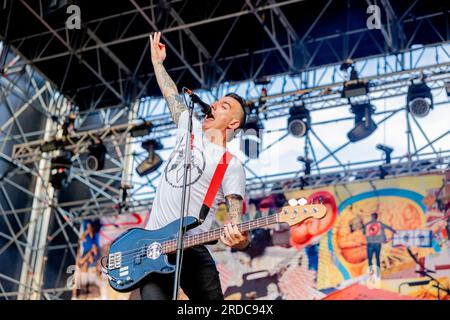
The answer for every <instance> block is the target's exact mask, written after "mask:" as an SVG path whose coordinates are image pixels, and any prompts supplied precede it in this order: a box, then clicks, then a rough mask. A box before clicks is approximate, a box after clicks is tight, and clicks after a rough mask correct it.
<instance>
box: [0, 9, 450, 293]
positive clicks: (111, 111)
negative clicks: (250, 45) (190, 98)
mask: <svg viewBox="0 0 450 320" xmlns="http://www.w3.org/2000/svg"><path fill="white" fill-rule="evenodd" d="M131 2H132V3H135V2H134V1H131ZM286 2H288V1H286ZM330 2H331V1H330ZM367 2H368V3H371V1H367ZM268 3H269V4H268V5H266V7H267V8H266V9H270V10H271V11H270V12H271V15H273V18H275V17H276V19H279V20H278V21H279V22H280V23H281V24H282V25H283V26H284V28H285V30H284V31H285V32H286V33H288V34H289V37H290V38H292V40H302V41H306V37H307V35H304V36H303V39H301V38H300V37H299V36H298V35H297V34H296V33H295V31H294V30H293V29H292V27H290V26H289V22H288V21H287V20H286V19H285V17H283V14H282V12H281V11H279V10H277V9H278V8H279V7H280V5H279V4H278V5H277V4H276V2H275V1H269V2H268ZM247 6H248V8H247V9H245V8H244V9H245V10H243V11H242V14H235V15H234V16H233V17H227V19H228V18H233V19H235V20H236V19H239V17H240V16H241V15H244V14H254V15H256V17H258V15H257V12H258V10H252V3H251V2H247V3H246V6H245V7H247ZM253 9H254V8H253ZM324 10H326V8H325V9H324ZM172 11H173V10H172ZM172 11H171V14H172V16H173V18H174V19H175V21H177V23H178V26H172V27H171V28H172V29H173V30H172V29H169V31H177V30H180V31H183V33H181V32H180V33H179V37H187V38H188V39H190V40H191V41H194V43H195V44H196V45H197V47H198V48H199V56H205V57H207V54H209V55H211V54H210V53H207V52H205V51H204V50H203V49H202V46H201V43H199V42H198V39H197V40H195V39H196V38H195V36H193V34H190V33H191V31H190V29H189V27H192V25H189V24H186V23H184V21H181V20H180V17H179V16H177V14H176V12H175V11H173V12H172ZM129 14H140V15H143V16H144V15H145V12H143V11H142V10H140V7H139V6H138V5H137V4H136V10H135V11H134V12H130V13H129ZM213 19H220V17H211V20H213ZM390 19H391V21H392V22H394V21H395V17H393V16H390ZM426 19H427V17H422V18H420V19H419V21H422V20H423V21H427V22H426V23H430V22H428V20H426ZM204 23H208V21H205V22H204ZM392 28H394V27H392ZM397 28H398V26H397ZM419 30H420V28H419V27H418V28H417V30H416V32H419ZM49 32H51V30H50V31H49ZM265 32H266V33H267V34H268V35H269V37H270V38H271V39H273V44H274V47H273V48H271V49H267V50H266V52H261V53H258V54H265V56H266V57H269V56H270V54H273V52H278V53H279V54H280V55H281V57H282V59H283V60H284V63H285V64H286V65H288V66H289V65H290V64H291V63H293V61H292V57H291V56H289V55H287V54H286V53H287V52H291V51H292V50H291V49H293V48H290V47H284V46H281V45H280V44H278V43H277V40H276V36H275V35H276V34H275V33H274V32H273V30H271V28H265ZM360 32H361V33H365V32H367V30H360ZM436 32H438V33H439V31H438V30H436ZM382 34H383V36H384V39H385V41H386V43H387V44H388V47H391V49H392V48H397V47H401V46H400V45H399V43H398V41H399V39H401V41H403V42H404V43H406V44H407V43H409V42H410V41H411V39H407V38H406V37H405V35H404V34H403V36H401V37H400V38H399V39H397V40H395V41H394V40H393V38H392V30H387V29H384V30H382ZM92 36H93V39H94V40H96V39H95V34H93V35H92ZM142 36H144V35H142ZM145 36H147V35H145ZM361 37H362V36H361ZM441 38H442V39H443V40H444V39H446V36H445V35H442V36H441ZM329 40H330V39H314V41H316V42H319V43H320V42H323V46H324V47H328V48H332V45H331V44H330V43H329V42H328V41H329ZM116 41H126V39H117V40H116ZM225 41H226V39H225V40H224V43H225ZM309 41H312V40H309ZM396 41H397V42H396ZM293 43H294V41H293ZM107 45H110V44H108V43H106V44H105V43H102V42H101V41H99V39H97V40H96V44H95V45H94V46H95V48H91V47H87V43H86V45H85V46H84V48H82V49H80V50H85V51H87V50H92V49H102V50H105V48H107ZM378 45H379V46H380V54H379V55H378V56H374V57H370V58H364V59H355V65H356V66H357V69H358V72H360V74H363V75H364V76H362V78H363V79H366V80H370V81H371V86H370V93H369V94H368V97H369V98H370V101H371V102H376V101H384V100H386V99H389V98H395V97H404V96H405V95H406V92H407V89H408V85H409V84H410V81H411V80H412V79H416V78H417V77H419V76H420V75H421V74H422V73H423V74H426V76H427V78H426V79H427V84H428V86H429V87H430V88H432V92H442V91H443V90H444V91H445V88H446V82H449V81H450V62H449V61H450V49H449V48H450V46H449V44H448V42H447V41H443V42H442V43H438V44H433V45H428V46H424V47H417V48H414V49H408V50H400V51H398V53H397V54H395V55H389V54H386V53H383V52H384V51H385V49H384V47H385V44H384V43H379V44H378ZM320 47H322V45H320V46H318V48H320ZM357 48H358V46H355V47H353V48H351V49H350V50H348V52H347V53H352V52H354V51H355V50H357ZM0 49H1V57H3V58H4V59H1V61H2V63H3V64H2V66H1V67H2V70H3V71H4V73H3V77H2V78H0V85H1V88H0V90H1V92H0V94H1V97H2V98H1V100H0V103H1V104H2V105H4V110H6V111H7V112H8V113H9V117H7V118H6V119H4V121H3V118H2V121H3V122H1V123H0V125H1V127H0V129H1V131H0V132H1V139H0V140H1V149H0V158H1V159H2V160H3V162H4V163H5V165H4V166H3V167H2V172H1V178H0V194H1V196H2V200H3V201H1V203H0V205H1V208H0V215H1V219H2V220H3V221H2V223H4V225H5V226H6V230H7V232H1V233H0V237H1V238H2V239H3V240H4V241H3V242H2V246H1V247H0V261H2V259H7V256H6V255H7V254H11V252H12V251H13V252H14V254H15V255H17V256H19V257H20V260H21V261H20V264H21V272H20V273H19V274H18V275H17V274H13V273H11V274H7V273H0V299H1V298H4V299H16V298H19V299H61V298H68V297H69V296H70V293H71V291H72V289H70V288H67V287H66V286H65V285H61V283H65V280H66V278H67V277H69V276H70V274H67V267H68V266H70V265H72V264H73V263H74V261H75V259H76V257H77V248H78V240H77V239H78V236H79V233H80V225H81V223H82V222H83V221H84V220H89V219H98V218H101V217H105V216H114V215H118V214H124V213H127V212H140V211H146V210H148V209H149V208H150V206H151V203H152V200H153V197H154V193H155V191H156V182H155V180H157V179H158V177H159V176H160V174H161V173H160V172H156V173H154V174H152V175H150V176H148V177H145V178H137V177H136V173H135V172H134V168H135V166H136V164H137V163H139V162H140V161H142V160H143V159H144V156H145V154H144V152H142V149H140V147H139V144H140V142H141V141H142V140H143V139H144V138H137V139H136V138H131V137H130V135H129V131H130V130H131V128H132V126H134V125H135V124H137V123H139V122H140V121H141V120H142V119H145V120H149V121H151V122H152V124H153V130H152V133H151V134H150V135H149V137H152V138H155V139H160V140H161V141H163V142H164V141H165V140H166V139H171V138H172V137H173V134H174V130H175V128H174V126H173V124H172V123H171V119H170V115H169V114H168V110H167V108H166V106H165V103H164V101H162V100H161V99H159V98H141V97H140V96H141V95H139V98H138V99H137V100H135V101H134V102H130V101H125V102H124V103H125V105H122V106H121V107H119V108H107V109H100V110H93V111H83V112H80V113H79V115H78V120H77V121H78V124H79V127H78V131H77V133H76V134H74V136H73V138H74V137H76V138H77V139H74V141H76V142H75V143H73V144H72V145H71V148H72V149H73V150H76V151H77V152H76V153H75V154H74V157H73V161H74V165H73V170H72V173H71V179H72V181H77V183H79V184H81V185H84V186H85V187H86V188H87V189H88V190H89V196H88V197H87V198H84V199H80V200H76V201H66V202H64V201H63V202H58V196H59V194H58V192H55V190H53V188H52V187H51V185H50V184H49V179H48V177H49V168H50V160H51V157H52V156H53V154H51V153H47V154H45V153H44V154H43V153H42V152H41V151H40V146H41V145H42V144H43V143H44V142H45V141H48V140H49V139H51V138H52V137H54V136H57V135H61V123H62V121H63V119H64V117H66V116H67V115H68V113H69V111H70V110H71V108H72V107H73V105H72V104H71V103H70V102H69V101H68V100H66V99H65V98H64V97H62V96H61V95H60V94H59V93H58V92H57V90H56V89H55V87H54V86H53V85H52V84H51V83H50V82H48V81H45V80H43V79H42V78H41V77H40V76H39V75H38V74H37V73H36V71H35V70H34V69H33V68H32V67H31V66H30V65H29V63H30V62H38V61H39V59H41V60H42V59H46V57H45V56H38V57H36V58H35V59H34V61H24V60H22V59H21V58H19V57H18V56H17V55H16V54H15V53H14V52H13V51H12V50H11V48H9V47H7V46H3V44H0ZM146 50H147V48H146ZM81 52H83V51H80V53H81ZM282 52H284V54H282ZM106 53H107V54H108V52H107V51H106ZM315 54H317V52H315V53H314V52H310V53H308V55H307V56H309V57H310V60H309V61H305V65H304V68H305V71H304V72H302V73H300V74H296V75H292V74H291V73H289V74H281V75H279V76H277V77H273V80H272V82H271V83H270V84H269V85H268V89H269V92H270V94H269V95H268V96H267V97H263V98H261V97H260V93H261V86H259V85H256V84H255V83H254V82H253V81H244V82H238V83H222V79H221V78H220V77H219V78H218V79H215V81H214V82H213V83H212V84H211V89H210V90H205V91H203V92H202V96H203V97H204V98H205V99H208V100H210V101H212V100H214V99H216V98H218V97H220V96H221V95H223V94H224V93H226V92H228V91H232V90H234V91H239V92H241V93H242V94H243V95H245V96H246V97H248V98H249V99H251V100H253V101H254V102H255V103H261V102H264V105H265V107H264V111H263V112H262V114H263V115H264V119H265V121H270V120H272V119H277V118H286V116H287V115H288V108H289V107H291V106H292V105H293V103H295V102H296V101H298V100H299V99H301V100H302V101H304V102H305V104H306V105H307V106H308V108H309V110H310V111H311V112H312V114H313V115H314V113H315V112H319V111H323V110H327V109H329V110H331V109H338V108H348V107H349V104H348V101H347V99H343V98H341V94H340V90H341V88H342V85H343V82H344V81H345V80H347V79H346V78H345V74H343V73H342V72H340V71H339V67H340V65H339V64H330V65H327V66H323V67H315V68H311V66H312V63H313V60H314V59H313V58H314V55H315ZM109 56H110V58H111V59H115V58H114V56H113V55H111V53H109ZM348 56H351V54H349V55H347V56H346V57H348ZM430 56H433V59H431V61H430V60H429V59H426V58H427V57H430ZM238 59H239V55H236V56H233V57H227V58H223V59H222V60H219V61H220V64H218V65H216V66H215V68H219V69H218V71H223V68H227V67H230V66H231V65H232V63H235V61H238ZM370 59H372V60H371V61H376V62H375V63H376V65H377V67H376V68H373V67H372V68H369V67H370V63H369V60H370ZM374 59H375V60H374ZM115 60H116V62H117V64H118V66H119V69H120V61H118V60H117V59H115ZM342 60H343V59H342V57H341V53H336V61H342ZM263 64H264V62H263V63H261V65H260V66H259V67H256V68H254V70H253V72H252V73H251V74H248V75H246V77H247V78H248V79H255V78H257V77H258V76H259V72H260V71H261V70H262V66H263ZM202 65H203V63H202V62H199V64H198V65H195V67H199V66H202ZM182 68H185V69H186V70H185V71H186V72H191V73H193V75H194V76H195V74H197V72H196V71H195V70H191V69H190V68H189V65H188V64H187V63H185V64H184V66H183V67H182ZM93 69H94V71H95V68H93ZM126 71H127V69H126V67H124V65H122V71H121V72H122V73H123V72H125V73H126ZM128 71H129V73H131V71H130V70H128ZM194 73H195V74H194ZM197 75H198V74H197ZM198 76H199V79H198V80H199V81H200V80H201V81H200V82H201V83H205V82H207V79H206V78H204V77H203V76H202V74H200V75H198ZM330 79H331V80H330ZM100 80H101V82H102V83H103V84H104V85H105V87H106V88H108V86H107V84H108V83H109V82H108V81H106V80H105V79H100ZM140 81H141V80H140ZM150 81H154V79H153V78H152V75H148V79H146V82H142V83H141V84H140V86H141V88H144V87H145V86H147V85H148V84H149V83H150ZM208 81H209V80H208ZM119 83H122V82H121V81H119ZM109 89H111V88H109ZM112 89H114V88H112ZM112 89H111V90H112ZM114 90H116V89H114ZM119 91H120V90H119ZM116 93H119V92H118V91H116ZM119 95H120V94H119ZM12 96H14V103H11V101H13V100H12V99H10V98H8V97H12ZM19 102H20V103H19ZM448 107H449V103H448V99H447V98H445V99H441V100H437V101H436V102H435V110H434V111H433V112H439V111H440V110H442V109H443V108H448ZM30 109H32V110H34V111H33V112H37V113H39V114H41V115H42V117H43V119H46V120H45V123H44V125H43V126H42V129H41V130H37V131H29V130H27V120H28V119H26V118H25V119H24V115H26V114H27V112H28V111H29V110H30ZM398 113H403V114H404V115H405V121H406V122H407V123H408V131H407V132H406V133H405V136H404V143H405V145H407V147H406V149H407V150H408V151H407V153H405V154H404V155H402V156H399V157H394V158H393V159H392V164H391V165H383V160H381V159H369V158H368V159H365V160H364V161H360V162H354V163H344V162H343V161H341V160H340V158H339V152H341V151H342V150H349V149H350V148H351V144H350V143H344V144H342V145H341V146H339V147H338V148H335V149H333V148H331V147H329V146H328V143H327V141H324V140H323V139H321V138H320V136H319V135H318V134H317V133H316V132H315V131H314V128H315V127H316V126H322V125H325V126H326V125H330V124H332V123H337V122H343V121H349V120H352V119H353V118H349V117H340V118H336V119H332V120H324V121H320V120H318V121H316V122H313V125H312V130H311V133H310V136H309V140H308V142H307V143H308V144H309V150H310V152H312V157H313V163H312V173H311V175H309V176H305V175H304V174H303V173H302V172H301V170H287V168H286V170H285V171H284V172H279V173H277V174H273V175H257V174H255V173H253V172H252V167H251V165H252V163H251V162H250V161H248V162H247V161H245V166H246V170H247V192H248V195H249V197H260V196H264V195H267V194H269V193H273V192H286V191H290V190H295V189H299V188H312V187H318V186H326V185H332V184H333V185H335V184H345V183H349V182H352V181H355V180H361V181H370V180H372V179H378V178H379V177H380V172H381V171H380V170H381V169H380V166H381V165H383V167H382V168H384V170H386V172H387V173H388V175H387V176H386V179H390V178H395V177H399V176H411V175H420V174H423V173H433V172H440V173H442V172H445V170H446V169H447V168H448V165H449V163H450V162H449V160H450V149H446V150H442V149H441V150H438V149H437V148H434V144H436V143H437V142H439V141H442V140H444V139H446V141H448V139H449V130H448V127H444V128H440V133H439V134H437V135H436V134H435V135H433V136H431V135H430V134H429V133H428V132H427V128H423V127H421V125H420V123H419V122H417V120H416V119H415V118H414V117H411V116H409V115H408V113H407V112H406V109H405V106H404V105H401V106H399V105H397V106H392V107H391V108H387V109H386V110H382V111H377V112H376V114H375V115H374V118H375V119H376V122H377V123H378V124H381V123H384V122H387V121H390V119H391V118H392V116H394V115H396V114H398ZM93 117H94V118H95V126H94V127H93V126H92V122H91V121H90V119H92V118H93ZM277 130H278V131H279V132H282V133H283V135H282V136H281V137H280V138H278V139H276V140H275V142H273V143H271V144H269V145H266V146H265V150H269V152H270V150H271V148H273V147H274V145H276V144H278V143H280V141H282V140H283V139H284V138H285V137H286V136H287V131H286V128H284V129H283V128H281V129H277ZM99 132H100V133H102V134H103V136H104V137H105V139H104V141H105V144H106V146H107V148H108V155H107V163H108V165H107V167H106V168H105V169H104V170H102V171H89V170H87V169H86V168H85V164H84V162H83V160H82V158H81V157H80V156H79V154H80V153H84V152H85V151H86V147H87V143H86V142H85V141H87V140H85V139H87V138H88V137H90V136H92V134H93V133H97V134H98V133H99ZM418 136H421V137H423V138H424V139H425V141H426V143H424V144H422V145H417V143H416V139H417V137H418ZM313 144H314V145H313ZM315 144H318V145H321V146H322V147H323V148H325V149H326V150H328V152H327V153H326V154H324V155H323V156H322V157H321V158H317V157H316V156H315V155H314V147H315ZM170 149H171V146H169V147H167V148H166V150H165V151H167V152H168V151H170ZM329 159H333V162H334V163H330V162H327V160H329ZM21 176H23V177H26V179H28V180H27V181H28V184H24V183H22V182H21V180H20V178H18V177H21ZM17 179H19V182H18V180H17ZM125 190H126V191H125ZM61 192H63V191H61ZM13 198H14V199H15V198H22V199H24V200H23V201H22V202H23V204H24V205H16V204H15V201H13ZM51 222H52V223H53V224H55V225H56V227H54V228H52V229H50V226H49V225H50V223H51ZM57 238H59V239H61V238H62V239H64V241H63V242H64V243H60V242H58V243H54V239H57ZM51 254H57V255H60V256H62V258H61V262H60V267H59V268H58V271H57V272H58V276H57V278H58V279H59V280H60V281H59V282H58V281H56V282H55V284H49V283H46V281H45V280H46V279H45V276H44V274H45V267H46V263H47V259H48V257H49V256H50V255H51ZM5 283H8V284H9V286H11V284H13V287H15V288H16V290H5Z"/></svg>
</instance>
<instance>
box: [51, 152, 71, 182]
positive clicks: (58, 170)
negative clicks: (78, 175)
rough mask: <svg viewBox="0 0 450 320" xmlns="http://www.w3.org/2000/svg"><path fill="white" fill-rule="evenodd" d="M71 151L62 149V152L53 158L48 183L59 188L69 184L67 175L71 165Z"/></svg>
mask: <svg viewBox="0 0 450 320" xmlns="http://www.w3.org/2000/svg"><path fill="white" fill-rule="evenodd" d="M71 158H72V153H71V152H66V151H62V154H61V155H60V156H58V157H56V158H53V159H52V161H51V166H50V184H51V185H52V186H53V188H55V189H57V190H59V189H61V188H65V187H67V186H68V184H69V182H70V181H69V177H70V172H71V167H72V160H71Z"/></svg>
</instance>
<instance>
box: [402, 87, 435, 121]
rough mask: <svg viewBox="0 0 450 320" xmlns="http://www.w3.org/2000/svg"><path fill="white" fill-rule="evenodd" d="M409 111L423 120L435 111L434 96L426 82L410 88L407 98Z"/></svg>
mask: <svg viewBox="0 0 450 320" xmlns="http://www.w3.org/2000/svg"><path fill="white" fill-rule="evenodd" d="M406 102H407V105H408V111H409V112H410V113H411V114H412V115H413V116H415V117H418V118H423V117H425V116H427V115H428V113H429V112H430V109H433V95H432V94H431V89H430V88H429V87H428V86H427V85H426V84H425V82H423V81H422V82H420V83H413V84H411V85H410V86H409V88H408V94H407V98H406Z"/></svg>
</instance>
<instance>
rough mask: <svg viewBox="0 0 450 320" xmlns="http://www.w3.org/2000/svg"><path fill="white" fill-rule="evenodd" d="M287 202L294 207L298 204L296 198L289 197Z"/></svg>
mask: <svg viewBox="0 0 450 320" xmlns="http://www.w3.org/2000/svg"><path fill="white" fill-rule="evenodd" d="M288 203H289V205H290V206H291V207H295V206H296V205H297V204H298V202H297V200H296V199H291V200H289V201H288Z"/></svg>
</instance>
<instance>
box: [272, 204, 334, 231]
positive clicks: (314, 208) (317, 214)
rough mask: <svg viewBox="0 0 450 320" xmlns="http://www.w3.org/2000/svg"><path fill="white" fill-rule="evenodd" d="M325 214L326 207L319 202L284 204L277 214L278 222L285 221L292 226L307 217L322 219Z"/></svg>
mask: <svg viewBox="0 0 450 320" xmlns="http://www.w3.org/2000/svg"><path fill="white" fill-rule="evenodd" d="M326 214H327V208H326V207H325V206H324V205H323V204H320V203H314V204H306V205H303V206H286V207H283V208H282V209H281V212H279V213H278V214H277V215H278V222H286V223H288V224H289V225H290V226H294V225H296V224H299V223H300V222H303V221H305V220H307V219H322V218H323V217H325V216H326Z"/></svg>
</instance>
